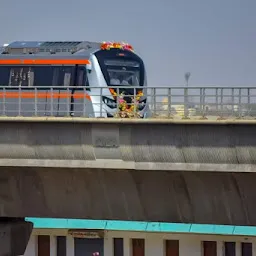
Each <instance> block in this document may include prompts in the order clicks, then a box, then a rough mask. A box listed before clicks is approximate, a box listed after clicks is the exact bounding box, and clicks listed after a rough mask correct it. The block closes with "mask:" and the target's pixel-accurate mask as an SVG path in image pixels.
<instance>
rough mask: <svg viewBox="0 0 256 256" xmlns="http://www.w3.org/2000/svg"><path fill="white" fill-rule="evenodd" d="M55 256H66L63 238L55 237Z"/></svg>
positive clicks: (64, 239)
mask: <svg viewBox="0 0 256 256" xmlns="http://www.w3.org/2000/svg"><path fill="white" fill-rule="evenodd" d="M56 240H57V241H56V243H57V256H66V255H67V242H66V237H65V236H57V237H56Z"/></svg>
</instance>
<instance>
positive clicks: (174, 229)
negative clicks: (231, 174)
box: [26, 218, 256, 236]
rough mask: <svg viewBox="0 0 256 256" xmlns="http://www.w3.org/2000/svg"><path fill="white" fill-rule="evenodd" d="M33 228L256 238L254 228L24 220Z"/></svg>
mask: <svg viewBox="0 0 256 256" xmlns="http://www.w3.org/2000/svg"><path fill="white" fill-rule="evenodd" d="M26 220H27V221H31V222H33V223H34V228H49V229H50V228H51V229H79V228H80V229H106V230H117V231H142V232H169V233H197V234H216V235H242V236H256V227H252V226H231V225H208V224H207V225H206V224H182V223H164V222H142V221H110V220H86V219H54V218H26Z"/></svg>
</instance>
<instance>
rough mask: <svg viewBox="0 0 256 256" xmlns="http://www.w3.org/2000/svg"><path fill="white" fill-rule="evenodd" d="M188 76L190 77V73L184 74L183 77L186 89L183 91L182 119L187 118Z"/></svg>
mask: <svg viewBox="0 0 256 256" xmlns="http://www.w3.org/2000/svg"><path fill="white" fill-rule="evenodd" d="M190 76H191V73H190V72H186V73H185V75H184V77H185V81H186V88H185V90H184V97H185V107H184V110H185V113H184V117H185V118H188V80H189V78H190Z"/></svg>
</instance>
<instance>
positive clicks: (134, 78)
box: [104, 59, 140, 86]
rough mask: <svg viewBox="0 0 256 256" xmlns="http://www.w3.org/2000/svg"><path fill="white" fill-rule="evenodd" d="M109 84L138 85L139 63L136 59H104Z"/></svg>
mask: <svg viewBox="0 0 256 256" xmlns="http://www.w3.org/2000/svg"><path fill="white" fill-rule="evenodd" d="M104 64H105V66H106V69H107V72H108V76H109V83H110V85H113V86H114V85H126V86H129V85H130V86H139V85H140V83H139V81H140V64H139V63H138V62H136V61H125V60H118V59H117V60H105V61H104Z"/></svg>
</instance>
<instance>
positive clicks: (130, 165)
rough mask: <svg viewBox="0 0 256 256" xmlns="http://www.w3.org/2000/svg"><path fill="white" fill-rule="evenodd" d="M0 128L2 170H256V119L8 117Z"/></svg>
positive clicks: (0, 161)
mask: <svg viewBox="0 0 256 256" xmlns="http://www.w3.org/2000/svg"><path fill="white" fill-rule="evenodd" d="M0 123H1V125H0V166H10V167H11V166H18V167H19V166H23V167H56V168H58V167H68V168H96V169H97V168H103V169H126V170H170V171H176V170H180V171H185V170H187V171H228V172H254V171H255V163H256V136H255V128H256V120H251V121H249V120H247V121H242V120H234V121H230V120H228V121H208V120H204V121H199V120H197V121H190V120H188V121H187V120H180V121H173V120H166V119H164V120H158V119H152V120H136V119H135V120H132V119H121V120H116V119H103V120H97V119H85V118H81V119H79V118H75V119H72V118H9V117H8V118H0ZM14 160H15V161H14Z"/></svg>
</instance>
